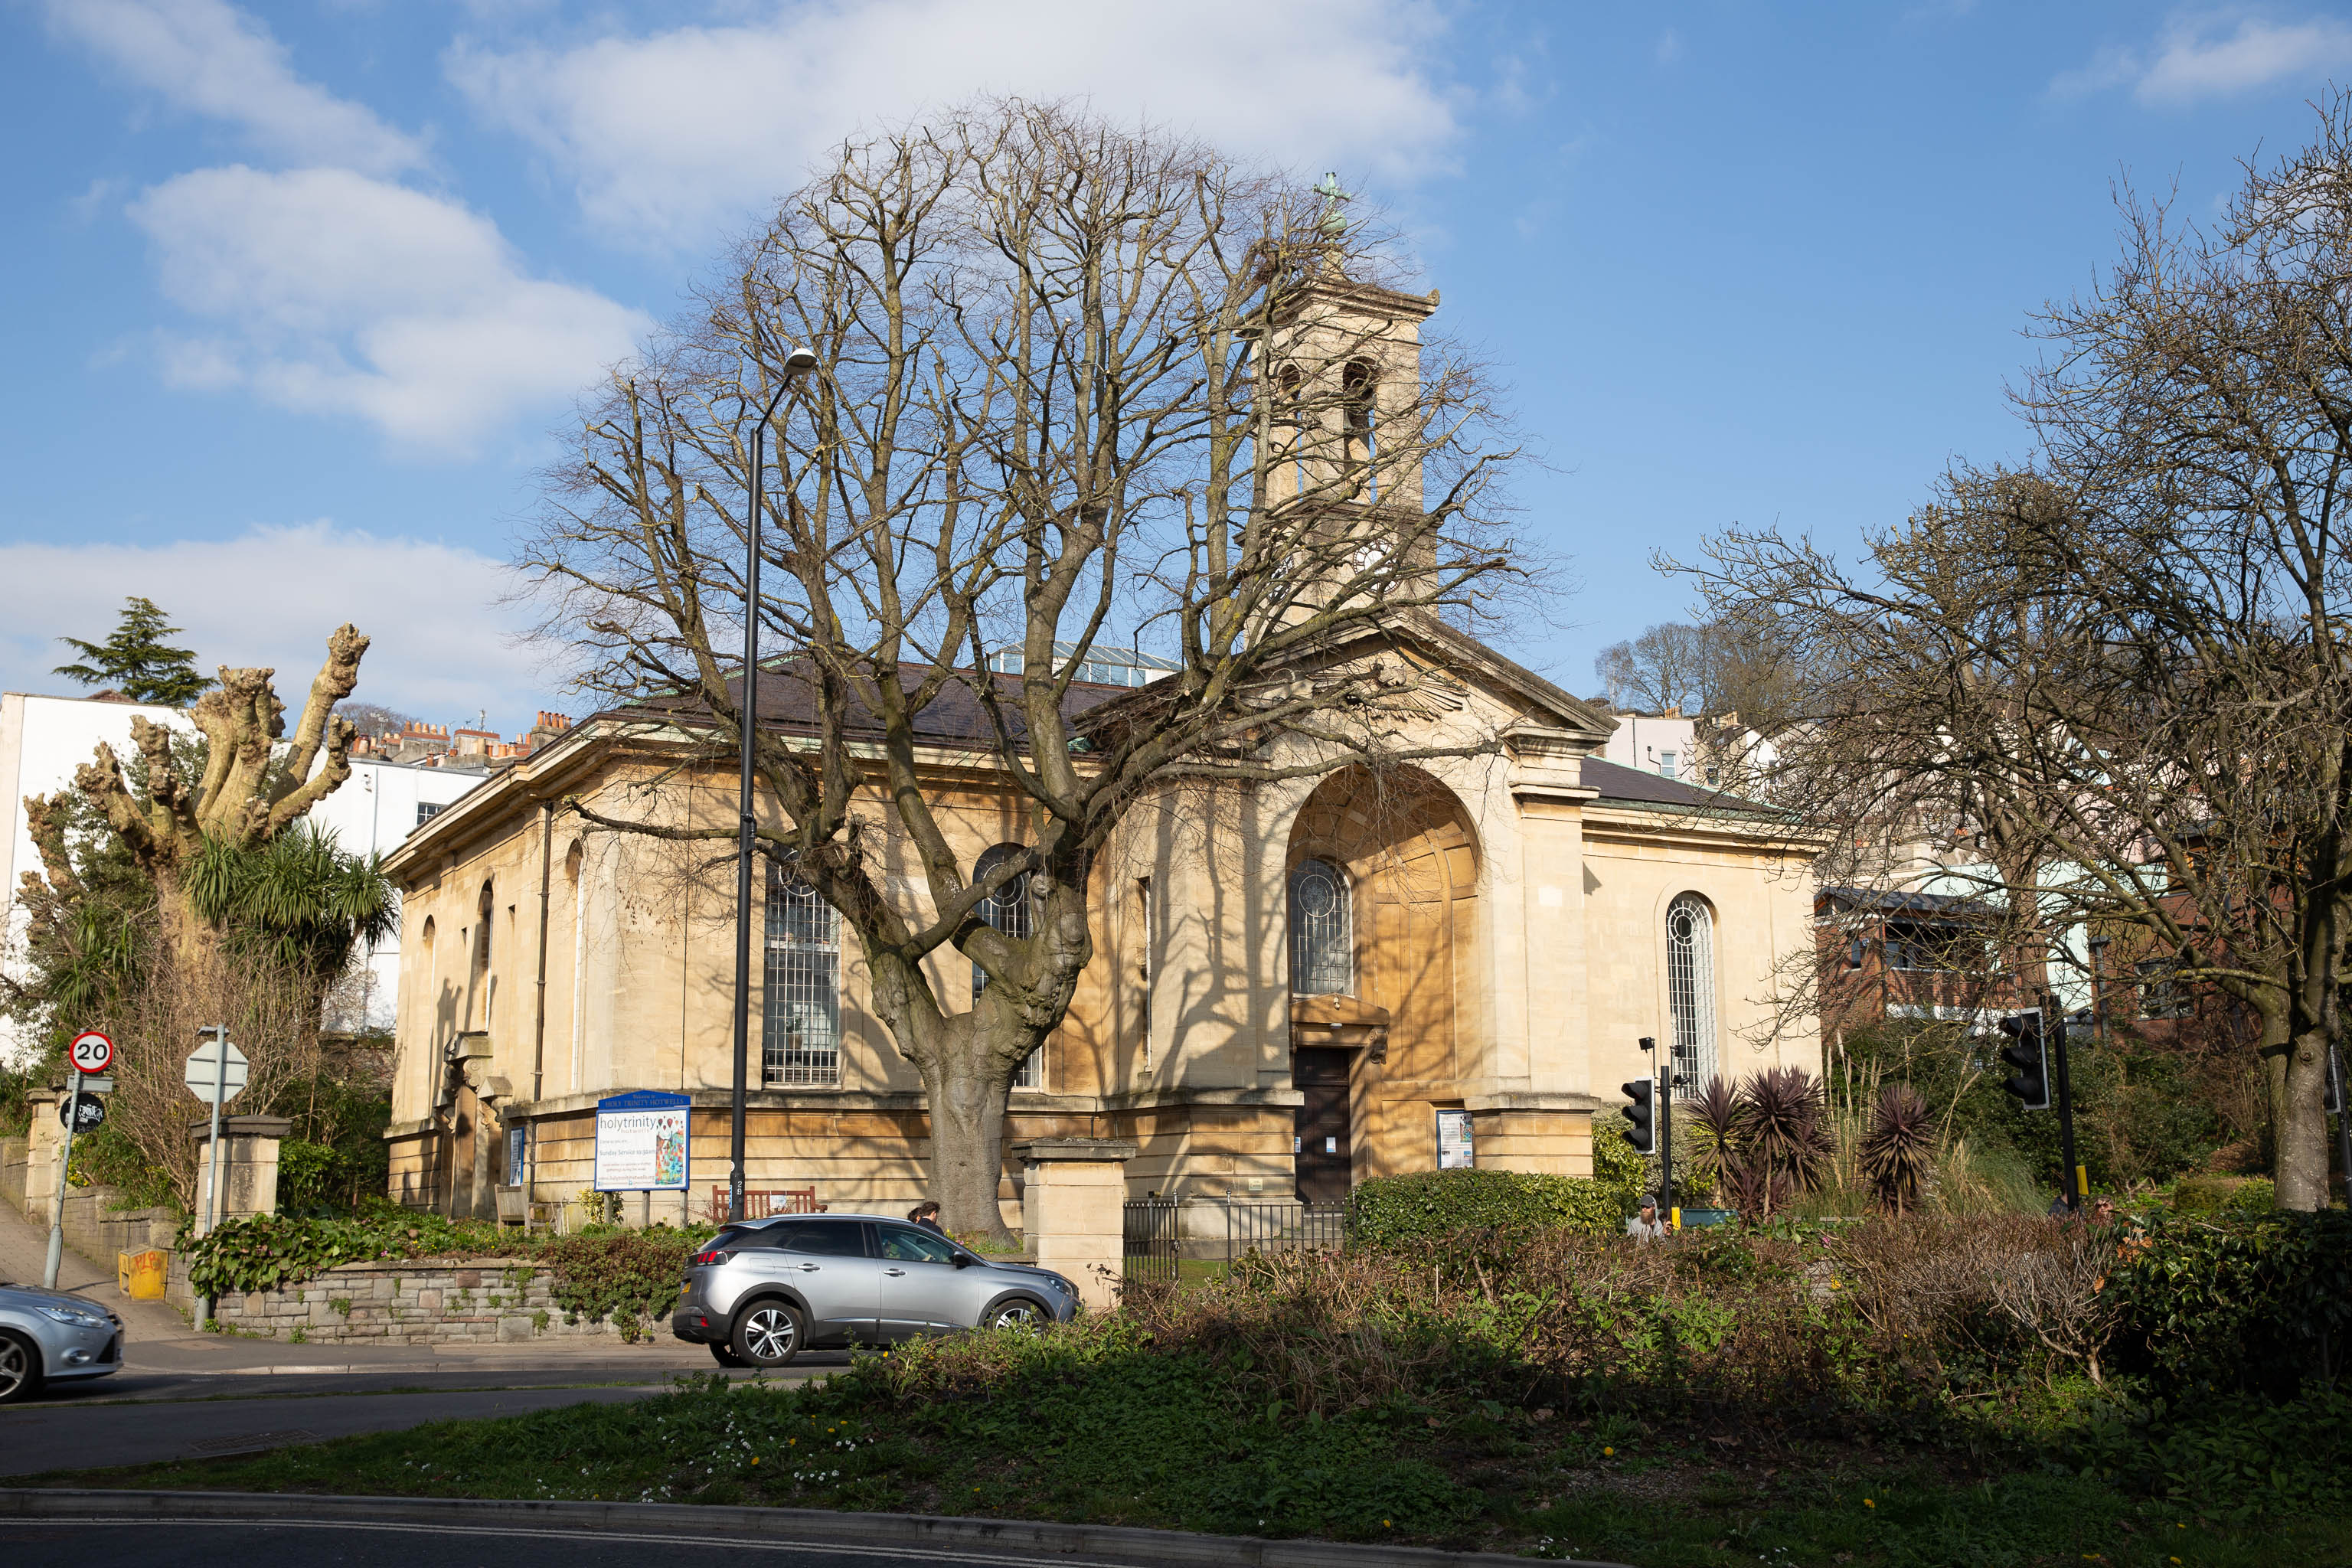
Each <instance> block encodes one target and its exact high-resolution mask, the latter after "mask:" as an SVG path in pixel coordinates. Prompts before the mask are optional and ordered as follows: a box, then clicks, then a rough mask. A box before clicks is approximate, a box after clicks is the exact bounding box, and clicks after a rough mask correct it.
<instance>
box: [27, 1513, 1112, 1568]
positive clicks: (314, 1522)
mask: <svg viewBox="0 0 2352 1568" xmlns="http://www.w3.org/2000/svg"><path fill="white" fill-rule="evenodd" d="M20 1517H23V1518H27V1519H30V1518H34V1517H36V1516H33V1515H23V1516H20ZM37 1517H38V1518H39V1519H40V1521H42V1522H44V1523H56V1524H121V1525H138V1526H141V1527H142V1528H148V1527H152V1526H154V1525H158V1524H212V1525H224V1526H234V1527H235V1528H236V1529H239V1530H373V1531H382V1532H383V1533H385V1534H392V1535H486V1536H497V1537H505V1538H511V1537H515V1536H528V1537H530V1538H531V1539H534V1540H541V1541H620V1542H645V1543H646V1544H648V1545H656V1546H725V1547H730V1548H732V1549H734V1550H736V1551H739V1552H795V1553H798V1554H800V1555H803V1556H816V1555H818V1554H820V1553H823V1552H847V1553H850V1554H852V1555H855V1556H858V1557H914V1558H921V1559H923V1560H925V1561H927V1562H934V1563H1008V1564H1013V1565H1014V1568H1037V1563H1038V1562H1039V1558H1038V1556H1037V1554H1036V1553H1035V1552H1030V1553H1028V1554H1026V1555H1024V1556H1019V1557H1009V1556H1004V1555H1002V1554H999V1553H994V1552H953V1551H945V1550H942V1549H940V1548H939V1547H935V1546H854V1545H845V1544H844V1545H836V1544H835V1543H832V1542H822V1543H820V1542H786V1541H762V1540H761V1539H760V1538H759V1537H757V1536H744V1535H682V1534H674V1533H670V1532H667V1531H662V1532H656V1531H634V1530H550V1529H548V1528H546V1527H544V1526H534V1525H516V1526H499V1525H494V1524H402V1523H399V1522H397V1521H390V1520H331V1519H213V1518H209V1517H205V1518H181V1517H177V1516H174V1515H170V1514H142V1515H140V1516H138V1517H137V1518H134V1519H122V1518H117V1517H115V1516H112V1515H97V1514H91V1515H79V1514H42V1515H39V1516H37ZM1006 1522H1007V1523H1012V1522H1016V1521H1006ZM1052 1561H1054V1562H1055V1563H1063V1564H1066V1568H1134V1564H1133V1563H1120V1562H1113V1561H1109V1560H1104V1559H1090V1558H1085V1557H1063V1556H1060V1555H1055V1556H1054V1557H1053V1558H1052Z"/></svg>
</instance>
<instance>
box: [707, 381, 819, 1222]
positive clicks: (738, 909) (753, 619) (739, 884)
mask: <svg viewBox="0 0 2352 1568" xmlns="http://www.w3.org/2000/svg"><path fill="white" fill-rule="evenodd" d="M815 368H816V355H814V354H813V353H810V352H809V351H808V350H806V349H794V350H793V352H792V353H789V354H786V355H785V356H784V373H783V374H782V376H781V377H779V378H778V380H777V383H776V393H775V395H774V396H772V397H771V398H769V399H768V405H767V407H765V408H764V409H761V412H760V420H759V423H758V424H756V425H754V426H751V506H750V507H749V508H748V509H747V510H746V512H745V515H744V519H743V696H742V699H741V700H740V703H739V705H738V707H737V709H736V721H735V728H736V730H737V731H739V732H740V738H741V742H742V756H741V762H742V778H741V781H740V782H741V788H740V792H739V795H738V799H737V804H736V810H737V820H736V837H735V1079H734V1084H733V1092H732V1098H731V1099H730V1122H729V1126H728V1142H727V1152H728V1168H727V1217H728V1218H729V1219H731V1220H740V1219H741V1218H742V1217H743V1111H744V1100H745V1097H746V1095H747V1093H748V1092H749V1090H748V1089H747V1087H746V1084H745V1075H746V1074H747V1073H748V1072H749V1071H750V1068H751V862H752V859H753V858H754V857H755V853H756V846H755V842H754V839H755V833H756V827H757V824H758V817H757V814H756V812H755V810H754V809H753V802H752V793H751V791H752V781H753V776H754V774H753V761H754V754H755V752H754V745H753V742H755V740H756V739H757V738H758V735H759V732H760V700H759V689H760V510H761V502H762V497H761V479H762V478H763V477H764V472H765V468H766V466H767V457H766V449H767V439H768V421H770V420H771V419H773V418H774V417H775V416H776V405H778V404H780V403H782V402H783V400H784V394H786V393H788V392H790V391H791V390H792V389H793V383H794V382H795V381H798V380H799V379H800V378H801V377H802V376H803V375H806V374H808V373H809V372H811V371H813V370H814V369H815ZM763 908H764V906H763Z"/></svg>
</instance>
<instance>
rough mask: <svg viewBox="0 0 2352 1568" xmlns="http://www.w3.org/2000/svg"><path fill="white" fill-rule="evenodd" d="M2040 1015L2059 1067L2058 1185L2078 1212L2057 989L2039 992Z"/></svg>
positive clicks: (2079, 1191) (2070, 1085)
mask: <svg viewBox="0 0 2352 1568" xmlns="http://www.w3.org/2000/svg"><path fill="white" fill-rule="evenodd" d="M2042 1016H2043V1017H2044V1018H2046V1019H2048V1020H2049V1031H2050V1032H2049V1041H2050V1054H2051V1055H2052V1056H2053V1058H2056V1061H2055V1064H2054V1065H2055V1066H2056V1067H2057V1068H2058V1157H2059V1158H2060V1159H2061V1160H2063V1161H2064V1162H2065V1170H2064V1172H2063V1180H2062V1181H2061V1183H2060V1186H2061V1189H2062V1190H2063V1192H2064V1193H2065V1194H2066V1206H2067V1207H2068V1208H2070V1209H2072V1210H2074V1212H2075V1213H2076V1214H2080V1213H2082V1212H2083V1199H2084V1192H2083V1184H2082V1181H2081V1178H2080V1175H2079V1167H2077V1166H2076V1165H2075V1163H2074V1081H2073V1079H2070V1078H2069V1077H2068V1076H2067V1073H2066V1015H2065V1014H2063V1013H2062V1012H2060V1011H2059V1010H2058V994H2057V993H2056V992H2054V991H2051V992H2044V993H2043V994H2042Z"/></svg>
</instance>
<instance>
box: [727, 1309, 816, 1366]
mask: <svg viewBox="0 0 2352 1568" xmlns="http://www.w3.org/2000/svg"><path fill="white" fill-rule="evenodd" d="M807 1339H808V1330H807V1325H806V1324H805V1322H804V1321H803V1319H802V1317H801V1313H800V1309H799V1308H797V1307H795V1306H793V1304H792V1303H791V1302H789V1301H774V1300H769V1301H754V1302H752V1303H751V1305H750V1306H748V1307H746V1308H744V1309H743V1310H741V1311H740V1312H738V1313H737V1314H735V1331H734V1332H733V1333H732V1334H731V1335H730V1336H729V1339H728V1348H729V1349H730V1350H731V1351H733V1352H735V1354H736V1355H738V1356H740V1358H742V1363H743V1364H744V1365H745V1366H782V1365H783V1364H784V1363H786V1362H788V1361H790V1360H792V1359H793V1357H794V1356H796V1355H798V1354H800V1353H801V1345H802V1344H803V1342H805V1341H806V1340H807Z"/></svg>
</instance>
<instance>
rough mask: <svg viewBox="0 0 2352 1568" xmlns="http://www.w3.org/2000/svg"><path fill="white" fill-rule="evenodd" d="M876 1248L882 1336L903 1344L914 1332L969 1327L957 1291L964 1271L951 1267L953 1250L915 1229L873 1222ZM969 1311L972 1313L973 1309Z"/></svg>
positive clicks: (950, 1245) (942, 1239)
mask: <svg viewBox="0 0 2352 1568" xmlns="http://www.w3.org/2000/svg"><path fill="white" fill-rule="evenodd" d="M874 1236H875V1241H876V1243H877V1247H876V1249H877V1251H879V1252H880V1253H881V1254H882V1335H883V1337H884V1338H885V1339H893V1340H903V1339H908V1338H911V1337H913V1336H914V1335H917V1334H936V1333H941V1332H944V1331H947V1330H949V1329H964V1328H970V1327H971V1324H972V1321H973V1320H972V1318H971V1317H967V1316H965V1315H963V1314H962V1312H961V1305H962V1298H963V1296H964V1295H965V1294H966V1292H964V1291H962V1290H960V1289H957V1287H958V1285H959V1284H960V1283H961V1276H962V1275H963V1273H964V1272H965V1271H964V1270H963V1269H961V1268H957V1267H956V1263H955V1260H956V1246H955V1243H953V1242H951V1241H950V1240H948V1239H947V1238H946V1237H940V1236H934V1235H932V1234H931V1233H930V1232H929V1231H928V1230H925V1229H923V1228H922V1227H921V1226H912V1225H897V1224H894V1223H892V1222H891V1221H888V1220H877V1221H876V1222H875V1226H874ZM975 1310H976V1309H975Z"/></svg>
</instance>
